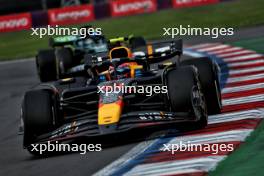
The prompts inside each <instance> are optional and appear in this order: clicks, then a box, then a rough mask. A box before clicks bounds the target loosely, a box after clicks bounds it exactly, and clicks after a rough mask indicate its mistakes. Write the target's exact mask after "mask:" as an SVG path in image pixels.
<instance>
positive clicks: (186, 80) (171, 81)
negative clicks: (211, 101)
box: [166, 66, 207, 128]
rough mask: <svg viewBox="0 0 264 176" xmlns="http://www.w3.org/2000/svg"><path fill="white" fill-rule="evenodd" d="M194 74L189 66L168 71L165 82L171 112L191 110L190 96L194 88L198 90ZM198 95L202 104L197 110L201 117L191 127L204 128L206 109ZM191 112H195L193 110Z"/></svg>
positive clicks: (191, 98) (191, 97)
mask: <svg viewBox="0 0 264 176" xmlns="http://www.w3.org/2000/svg"><path fill="white" fill-rule="evenodd" d="M195 74H196V73H195V70H194V68H193V67H190V66H186V67H179V68H177V69H171V70H169V71H168V73H167V76H166V80H167V87H168V95H169V101H170V104H171V108H172V111H174V112H190V110H192V109H193V102H192V100H193V95H192V94H193V90H194V88H198V82H199V80H198V78H197V77H196V76H195ZM199 94H200V95H201V99H202V101H203V102H204V103H203V105H202V106H201V107H200V108H199V111H200V114H201V116H200V117H199V120H198V121H197V122H195V124H194V125H193V126H195V128H204V127H205V126H206V125H207V108H206V103H205V100H204V97H203V95H202V94H201V93H200V92H199ZM193 111H195V110H194V109H193ZM194 114H195V113H194ZM195 115H196V114H195ZM191 128H192V127H191Z"/></svg>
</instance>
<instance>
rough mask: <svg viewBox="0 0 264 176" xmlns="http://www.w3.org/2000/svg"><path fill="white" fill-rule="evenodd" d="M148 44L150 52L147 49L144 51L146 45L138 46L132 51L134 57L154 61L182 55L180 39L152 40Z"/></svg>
mask: <svg viewBox="0 0 264 176" xmlns="http://www.w3.org/2000/svg"><path fill="white" fill-rule="evenodd" d="M148 46H149V47H151V48H152V49H151V50H152V51H151V53H150V52H149V51H145V52H144V50H146V49H145V48H146V47H145V48H144V47H139V48H136V49H135V50H134V51H133V55H134V57H141V58H146V59H148V60H149V61H150V62H153V63H154V62H160V61H162V60H166V59H169V58H172V57H175V56H181V55H182V48H183V43H182V40H181V39H179V40H170V41H157V42H152V43H150V44H149V45H148ZM147 50H149V49H147Z"/></svg>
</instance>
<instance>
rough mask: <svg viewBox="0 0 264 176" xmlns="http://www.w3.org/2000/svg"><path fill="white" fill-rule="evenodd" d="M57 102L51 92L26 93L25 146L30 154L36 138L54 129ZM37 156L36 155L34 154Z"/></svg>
mask: <svg viewBox="0 0 264 176" xmlns="http://www.w3.org/2000/svg"><path fill="white" fill-rule="evenodd" d="M54 102H55V100H54V97H53V95H52V92H51V91H50V90H32V91H29V92H26V94H25V96H24V100H23V104H22V118H23V122H24V141H23V145H24V147H26V148H27V149H28V151H29V152H30V153H32V151H31V144H32V143H35V142H36V137H37V136H39V135H41V134H44V133H47V132H50V131H52V130H53V129H54V127H55V123H56V119H55V117H54V115H55V112H54V109H55V107H54V105H55V103H54ZM32 154H35V153H32Z"/></svg>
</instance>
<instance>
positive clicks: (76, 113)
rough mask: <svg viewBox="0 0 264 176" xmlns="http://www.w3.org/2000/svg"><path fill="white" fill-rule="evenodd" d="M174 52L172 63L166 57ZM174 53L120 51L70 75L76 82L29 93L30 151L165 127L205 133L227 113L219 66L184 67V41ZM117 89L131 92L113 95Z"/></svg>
mask: <svg viewBox="0 0 264 176" xmlns="http://www.w3.org/2000/svg"><path fill="white" fill-rule="evenodd" d="M168 51H170V53H169V54H170V55H171V58H169V60H167V58H166V59H165V58H164V57H161V56H162V55H163V54H166V52H168ZM168 51H167V50H166V51H160V52H159V53H158V56H157V55H155V54H148V55H147V54H144V55H142V56H132V54H131V51H130V49H128V48H126V47H122V46H121V47H120V46H119V47H116V48H113V49H112V50H111V51H110V58H109V59H107V60H104V61H100V60H94V62H92V63H91V62H87V64H86V63H84V65H83V66H82V67H83V69H77V68H72V69H71V70H70V71H71V74H70V75H74V76H72V77H69V78H65V79H60V80H57V81H54V82H49V83H41V84H40V85H38V86H36V87H35V88H34V89H32V90H29V91H27V92H26V93H25V96H24V99H23V105H22V119H23V124H24V147H25V148H27V149H30V145H31V144H34V143H43V142H44V143H45V142H47V141H65V140H69V139H74V138H77V137H93V138H94V137H95V138H96V137H98V136H108V135H115V134H118V133H123V132H127V131H130V130H132V129H138V128H146V127H154V126H161V125H163V124H178V123H182V122H184V123H189V124H190V125H192V126H195V127H196V128H204V127H205V126H206V125H207V116H208V114H215V113H219V112H220V110H221V97H220V93H219V90H220V89H219V81H218V73H217V69H216V65H215V63H214V62H213V61H211V60H210V59H209V58H206V57H205V58H194V59H188V60H184V61H181V60H180V59H179V56H180V55H181V54H182V41H181V40H179V41H174V42H173V43H171V48H170V50H168ZM156 54H157V53H156ZM167 54H168V53H167ZM83 70H85V73H86V75H85V74H84V72H83ZM78 72H82V74H78ZM114 87H118V88H119V90H121V89H123V88H125V87H129V88H131V89H129V90H128V91H109V90H114ZM149 87H152V88H153V87H155V91H153V90H154V89H152V90H151V91H152V92H151V91H149V89H148V90H147V88H149ZM139 89H141V91H138V90H139ZM157 90H160V91H159V92H157Z"/></svg>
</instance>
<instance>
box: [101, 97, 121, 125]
mask: <svg viewBox="0 0 264 176" xmlns="http://www.w3.org/2000/svg"><path fill="white" fill-rule="evenodd" d="M121 112H122V105H121V103H120V102H119V101H118V102H114V103H109V104H102V105H100V107H99V110H98V125H109V124H113V123H117V122H119V120H120V116H121Z"/></svg>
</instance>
